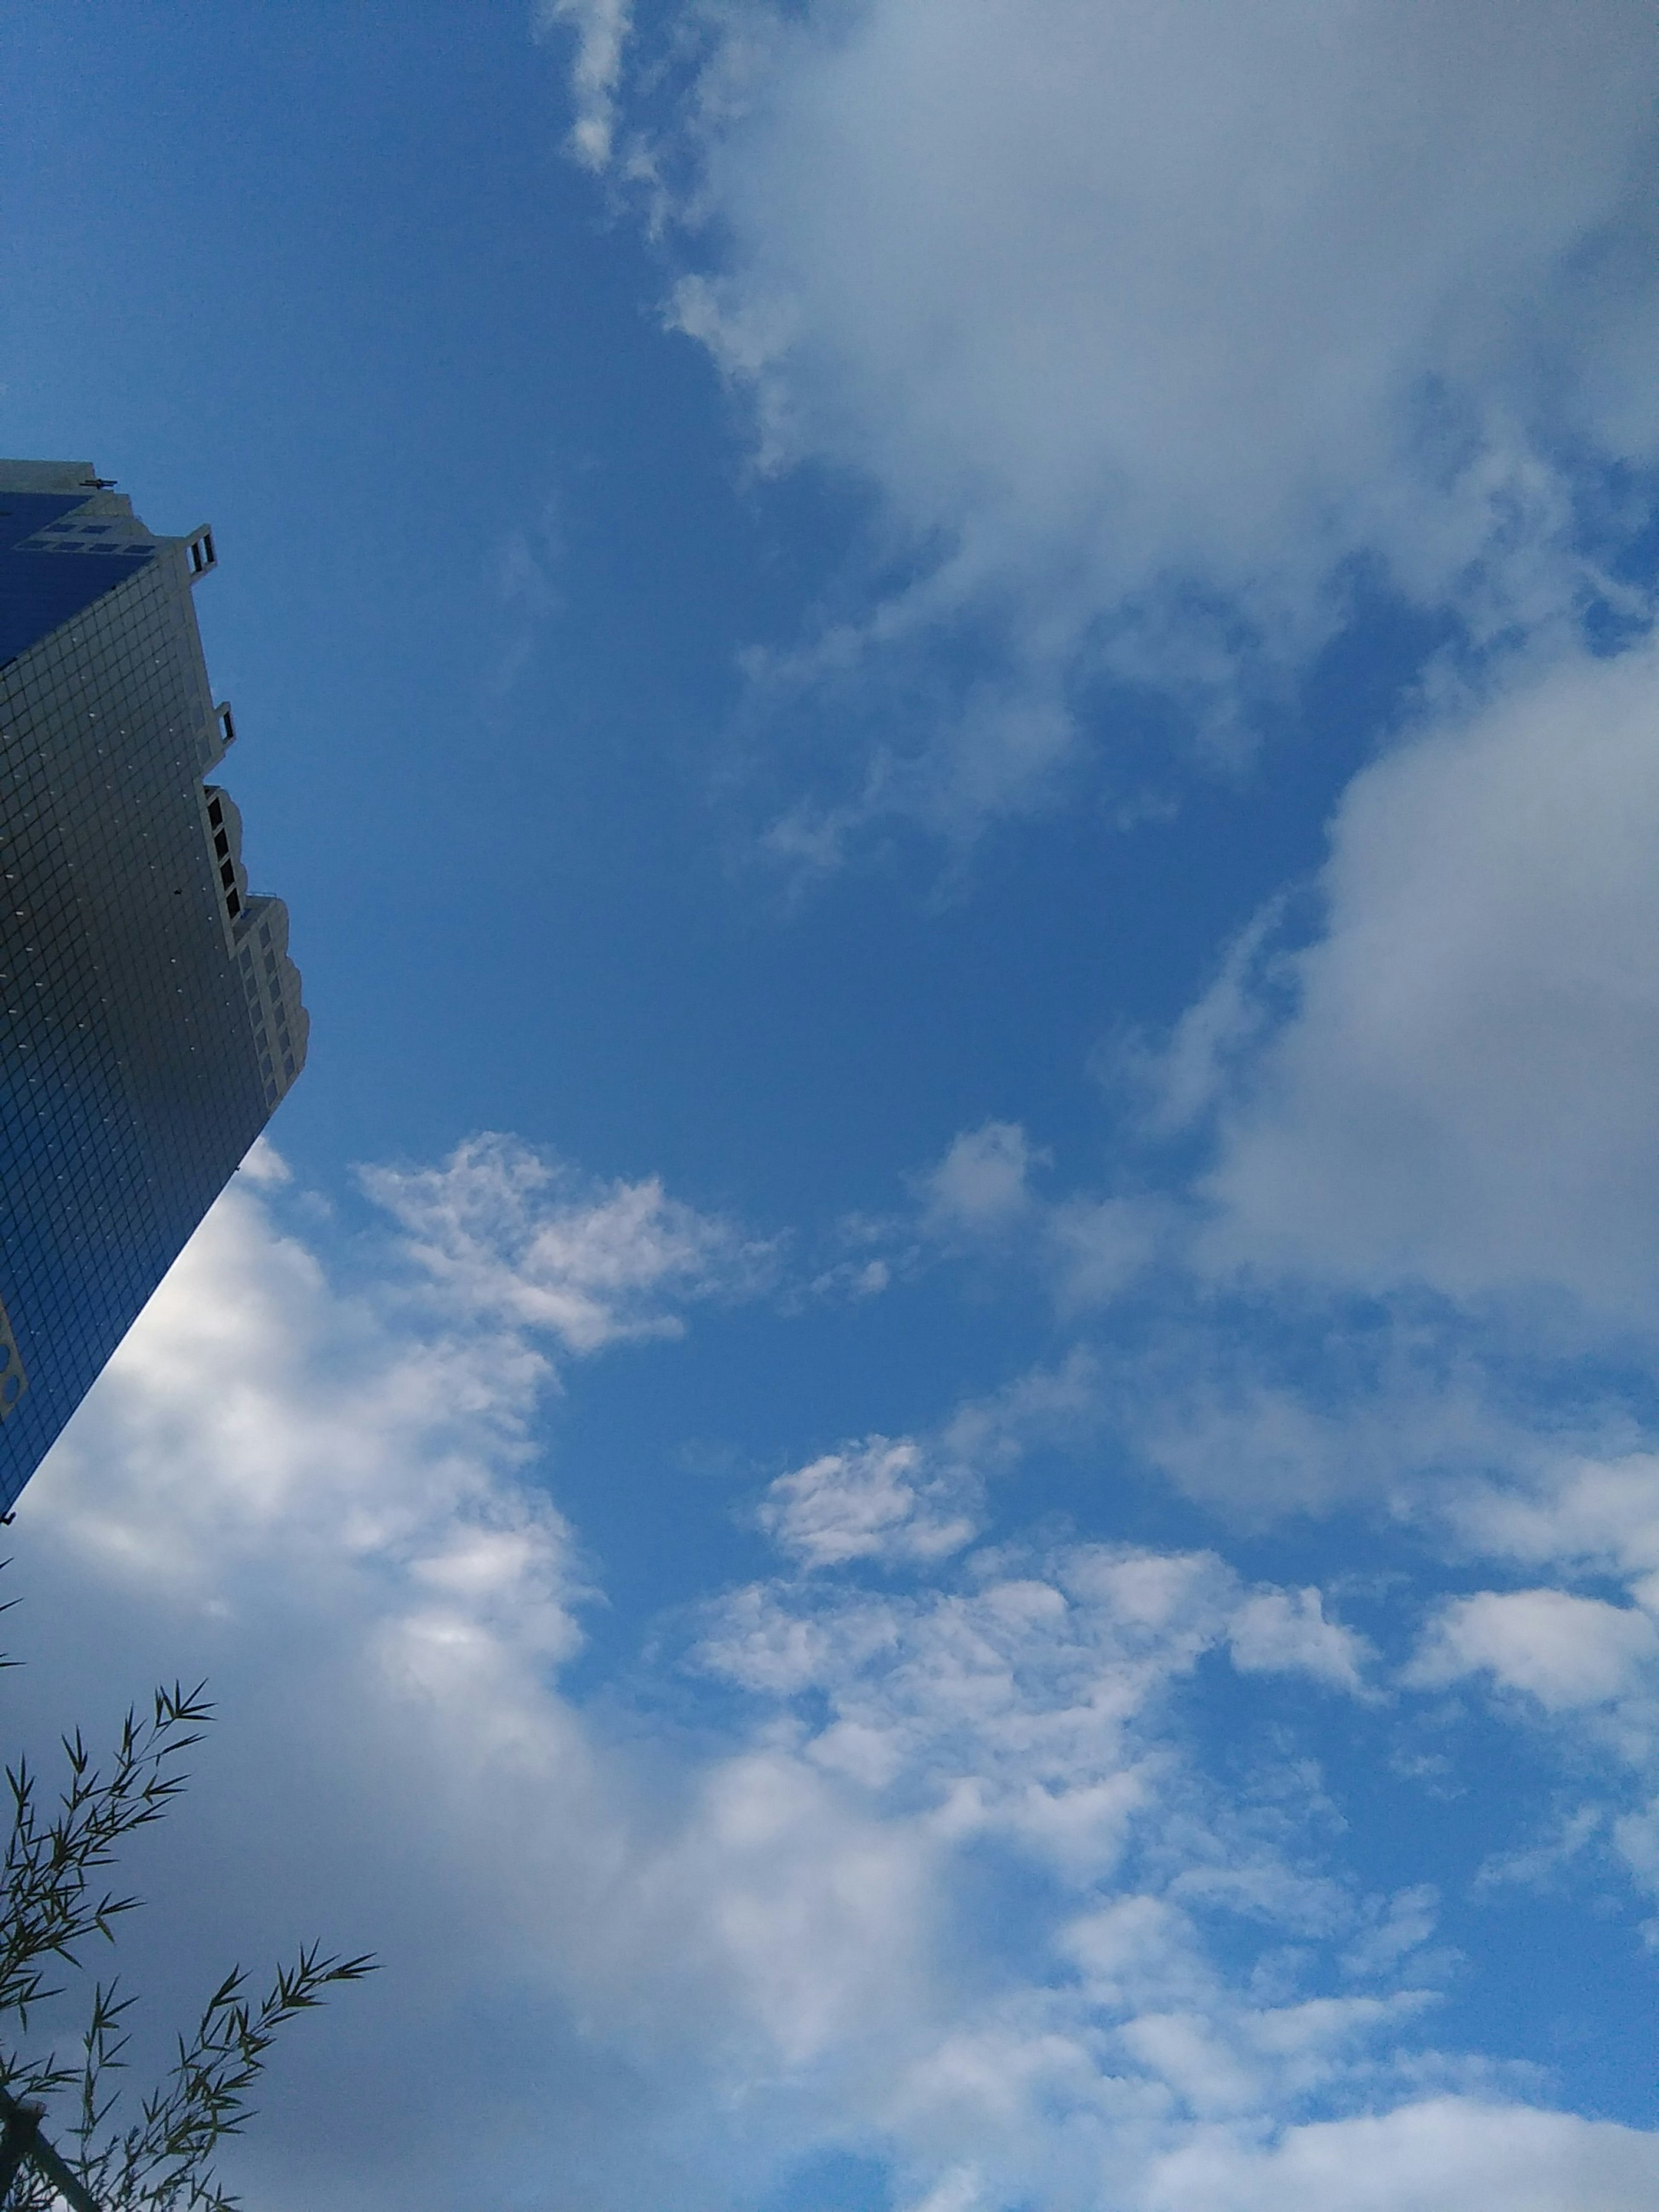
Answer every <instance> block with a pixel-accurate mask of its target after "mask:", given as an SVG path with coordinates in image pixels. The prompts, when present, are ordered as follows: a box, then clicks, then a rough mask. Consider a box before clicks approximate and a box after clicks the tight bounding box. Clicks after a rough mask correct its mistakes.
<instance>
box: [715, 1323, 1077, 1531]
mask: <svg viewBox="0 0 1659 2212" xmlns="http://www.w3.org/2000/svg"><path fill="white" fill-rule="evenodd" d="M1096 1413H1097V1407H1096V1389H1095V1376H1094V1371H1093V1368H1092V1365H1091V1362H1090V1361H1089V1359H1088V1358H1086V1357H1085V1356H1084V1355H1081V1354H1078V1355H1074V1356H1073V1358H1070V1359H1068V1360H1067V1361H1066V1363H1065V1364H1063V1365H1062V1366H1060V1367H1058V1368H1055V1369H1043V1368H1038V1369H1036V1370H1033V1371H1032V1372H1031V1373H1030V1374H1028V1375H1023V1376H1018V1377H1017V1378H1016V1380H1015V1381H1014V1382H1013V1383H1010V1384H1009V1385H1008V1386H1007V1388H1006V1389H1003V1390H1000V1391H997V1392H994V1393H993V1394H992V1395H990V1396H988V1397H986V1398H982V1399H975V1400H970V1401H969V1402H968V1403H967V1404H965V1405H963V1406H960V1407H957V1410H956V1412H955V1413H953V1414H952V1415H951V1419H949V1420H948V1421H946V1422H945V1425H943V1426H942V1427H941V1428H940V1429H939V1430H938V1431H936V1432H935V1433H934V1434H933V1435H932V1436H929V1437H896V1438H895V1437H863V1438H861V1439H858V1440H854V1441H848V1442H846V1443H842V1444H840V1445H839V1446H838V1447H837V1448H836V1449H835V1450H834V1451H832V1452H825V1453H823V1454H821V1455H819V1456H818V1457H817V1459H814V1460H811V1461H809V1462H807V1464H806V1465H805V1466H804V1467H799V1468H794V1469H793V1471H792V1472H791V1473H789V1474H784V1475H780V1476H779V1477H778V1479H777V1480H776V1481H775V1482H773V1483H772V1484H771V1485H770V1486H769V1488H768V1490H767V1492H766V1496H765V1498H764V1499H763V1501H762V1503H761V1505H760V1508H759V1511H758V1514H757V1518H758V1520H759V1522H760V1525H761V1526H762V1528H764V1529H765V1530H766V1532H767V1533H768V1534H769V1535H770V1536H771V1537H772V1538H773V1540H774V1541H775V1542H776V1543H777V1544H778V1545H779V1546H780V1547H781V1549H782V1550H783V1551H784V1552H786V1553H788V1554H789V1555H790V1557H791V1558H793V1559H798V1560H799V1561H800V1562H801V1564H802V1565H805V1566H807V1567H809V1568H811V1567H831V1566H843V1565H846V1564H847V1563H848V1561H849V1560H853V1559H872V1560H877V1561H879V1562H881V1563H882V1564H883V1565H887V1566H893V1565H899V1564H909V1565H916V1564H920V1563H925V1562H927V1561H930V1560H939V1559H945V1558H948V1557H949V1556H950V1555H951V1553H954V1552H959V1551H960V1550H961V1549H962V1548H963V1546H964V1545H965V1544H968V1543H969V1542H971V1541H972V1540H973V1538H974V1537H975V1535H977V1534H978V1533H979V1531H980V1529H981V1527H982V1526H983V1524H984V1521H985V1517H986V1516H985V1489H986V1485H987V1481H988V1480H990V1479H991V1478H992V1477H993V1476H994V1475H998V1474H1006V1473H1008V1471H1009V1470H1010V1469H1012V1468H1014V1467H1015V1466H1017V1465H1018V1462H1019V1461H1020V1459H1021V1458H1022V1457H1023V1456H1024V1454H1025V1453H1026V1452H1027V1451H1028V1450H1029V1449H1030V1448H1031V1446H1032V1445H1033V1444H1034V1443H1038V1442H1039V1441H1042V1440H1045V1439H1052V1438H1054V1437H1057V1436H1064V1435H1066V1434H1067V1433H1068V1432H1071V1433H1075V1432H1076V1431H1079V1430H1080V1429H1082V1428H1085V1427H1086V1426H1088V1425H1091V1424H1092V1422H1093V1420H1094V1419H1095V1418H1096Z"/></svg>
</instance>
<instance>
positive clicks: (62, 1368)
mask: <svg viewBox="0 0 1659 2212" xmlns="http://www.w3.org/2000/svg"><path fill="white" fill-rule="evenodd" d="M214 566H215V551H214V544H213V535H212V532H211V531H210V530H208V529H201V530H197V531H194V532H191V534H190V535H189V536H188V537H185V538H163V537H157V536H155V534H154V533H153V532H150V531H149V530H147V529H146V528H145V527H144V526H143V523H142V522H140V521H139V520H138V519H137V516H136V515H135V514H134V513H133V512H132V505H131V501H130V500H128V499H126V498H125V497H123V496H121V495H118V494H117V493H116V492H115V491H114V489H112V486H110V485H109V484H108V483H105V482H103V481H101V480H100V478H99V477H97V476H96V475H95V474H94V471H93V469H92V468H91V467H90V465H87V464H84V463H80V462H38V461H37V462H22V461H0V1362H3V1364H0V1510H9V1507H10V1505H11V1503H12V1501H13V1500H14V1499H15V1497H16V1496H17V1493H18V1492H19V1491H20V1490H21V1488H22V1486H23V1485H24V1484H25V1483H26V1482H27V1480H28V1478H29V1476H30V1475H31V1474H33V1472H34V1470H35V1468H37V1467H38V1466H39V1464H40V1461H41V1459H42V1458H43V1457H44V1455H45V1454H46V1451H47V1449H49V1448H50V1446H51V1444H52V1442H53V1440H54V1439H55V1438H56V1437H57V1436H58V1432H59V1431H60V1430H61V1429H62V1428H63V1426H64V1423H65V1422H66V1421H67V1420H68V1419H69V1418H70V1414H71V1413H73V1412H74V1411H75V1408H76V1406H78V1405H79V1403H80V1402H81V1400H82V1398H83V1397H84V1396H85V1395H86V1393H87V1391H88V1389H90V1388H91V1385H92V1383H94V1380H95V1379H96V1377H97V1376H98V1374H99V1373H100V1370H101V1369H102V1368H103V1366H104V1364H105V1362H106V1360H107V1359H108V1358H109V1356H110V1354H111V1353H112V1352H113V1351H114V1349H115V1347H116V1346H117V1345H118V1343H119V1342H120V1340H121V1339H122V1337H123V1336H124V1335H125V1334H126V1332H127V1330H128V1329H129V1328H131V1325H132V1323H133V1322H134V1321H135V1320H136V1319H137V1316H138V1313H139V1311H140V1310H141V1309H142V1307H143V1304H144V1303H145V1301H146V1300H147V1299H148V1298H149V1295H150V1293H151V1292H152V1291H154V1290H155V1286H156V1285H157V1284H158V1283H159V1282H160V1281H161V1278H162V1276H163V1275H164V1274H165V1273H167V1269H168V1267H171V1265H172V1264H173V1261H174V1260H175V1259H176V1258H177V1257H178V1255H179V1251H180V1250H181V1249H183V1247H184V1245H185V1242H186V1240H187V1239H188V1238H189V1237H190V1235H191V1231H192V1230H194V1229H195V1227H196V1225H197V1223H198V1222H199V1221H200V1220H201V1218H202V1217H203V1215H204V1213H205V1212H207V1210H208V1208H209V1207H210V1206H211V1205H212V1203H213V1201H214V1200H215V1199H216V1197H217V1196H218V1194H219V1193H220V1192H221V1191H222V1189H223V1188H224V1186H225V1184H226V1183H227V1182H228V1181H229V1179H230V1176H231V1175H232V1174H233V1173H234V1170H235V1168H236V1166H237V1164H238V1163H239V1162H240V1160H241V1159H242V1158H243V1157H244V1155H245V1154H246V1152H247V1150H248V1147H249V1146H251V1145H252V1142H253V1140H254V1139H255V1138H256V1137H257V1136H258V1133H259V1132H260V1130H261V1129H263V1128H264V1125H265V1123H266V1121H268V1120H269V1119H270V1115H271V1113H272V1112H273V1110H274V1109H275V1108H276V1105H277V1103H279V1101H280V1100H281V1098H282V1097H283V1094H284V1093H285V1092H286V1091H287V1090H288V1088H289V1085H291V1084H292V1083H293V1081H294V1079H295V1077H296V1076H297V1075H298V1073H299V1072H300V1070H301V1067H302V1066H304V1064H305V1054H306V1042H307V1032H308V1029H309V1024H308V1021H307V1016H306V1012H305V1010H304V1008H303V1006H301V1000H300V978H299V975H298V973H297V972H296V970H295V968H294V966H293V964H292V963H291V962H290V961H289V957H288V915H287V910H286V908H284V907H283V904H282V902H281V901H280V900H278V899H272V898H261V897H255V896H250V894H249V891H248V888H247V881H246V876H245V875H244V873H243V870H242V864H241V850H240V848H241V821H240V816H239V815H238V813H237V811H236V809H235V807H234V805H232V803H231V801H230V799H228V797H227V795H226V794H225V793H224V792H222V790H220V789H219V788H218V787H216V785H215V784H214V783H213V782H212V781H210V779H211V777H212V775H213V772H214V770H215V769H216V768H217V767H218V765H219V763H220V762H221V761H222V759H223V757H224V754H225V750H226V748H227V746H228V744H230V743H231V741H232V738H234V723H233V721H232V718H231V714H230V709H229V708H228V707H226V706H224V705H222V704H217V703H216V702H215V700H214V697H213V694H212V691H211V690H210V688H209V684H208V676H207V668H206V665H205V663H204V659H203V657H202V646H201V639H200V636H199V635H198V633H197V626H196V617H195V611H194V608H193V606H192V604H191V592H192V591H193V589H194V587H195V586H196V584H197V582H198V581H199V580H201V578H202V577H203V576H204V575H206V574H209V573H210V571H211V570H212V568H213V567H214Z"/></svg>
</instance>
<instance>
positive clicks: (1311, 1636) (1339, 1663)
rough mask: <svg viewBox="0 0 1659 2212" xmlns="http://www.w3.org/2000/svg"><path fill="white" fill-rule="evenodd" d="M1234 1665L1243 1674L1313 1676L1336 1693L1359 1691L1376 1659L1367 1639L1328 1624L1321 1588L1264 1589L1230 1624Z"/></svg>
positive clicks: (1331, 1622)
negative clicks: (1372, 1659)
mask: <svg viewBox="0 0 1659 2212" xmlns="http://www.w3.org/2000/svg"><path fill="white" fill-rule="evenodd" d="M1227 1640H1228V1643H1229V1644H1230V1645H1231V1649H1232V1655H1233V1664H1234V1666H1235V1667H1237V1668H1238V1670H1239V1672H1240V1673H1241V1674H1311V1675H1312V1676H1313V1677H1314V1678H1315V1679H1316V1680H1318V1681H1322V1682H1328V1683H1329V1684H1330V1685H1331V1686H1332V1688H1333V1689H1339V1690H1358V1689H1359V1688H1360V1687H1361V1686H1362V1683H1363V1676H1364V1666H1365V1663H1366V1662H1367V1660H1368V1659H1370V1657H1371V1656H1372V1654H1371V1651H1370V1646H1369V1645H1368V1644H1367V1643H1366V1641H1365V1638H1364V1637H1363V1636H1358V1635H1356V1634H1355V1632H1354V1631H1353V1630H1352V1628H1345V1627H1344V1626H1342V1624H1341V1623H1340V1621H1335V1620H1327V1619H1326V1617H1325V1602H1324V1599H1323V1597H1322V1595H1321V1593H1320V1592H1319V1591H1318V1590H1316V1589H1298V1590H1259V1591H1257V1592H1256V1593H1255V1595H1253V1596H1250V1597H1248V1598H1246V1600H1245V1601H1244V1602H1243V1605H1241V1606H1240V1607H1239V1608H1238V1610H1237V1612H1236V1613H1234V1614H1233V1616H1232V1618H1231V1620H1230V1621H1229V1622H1228V1624H1227Z"/></svg>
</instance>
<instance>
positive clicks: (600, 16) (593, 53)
mask: <svg viewBox="0 0 1659 2212" xmlns="http://www.w3.org/2000/svg"><path fill="white" fill-rule="evenodd" d="M632 19H633V10H632V8H631V7H630V5H629V0H538V5H537V9H536V27H537V31H538V35H539V36H541V37H544V38H545V37H546V36H547V35H548V34H549V33H550V32H552V31H555V30H566V31H568V32H570V33H572V34H573V35H574V40H575V52H574V56H573V57H572V59H571V64H570V84H571V91H572V94H573V97H574V107H575V111H576V119H575V122H574V125H572V126H571V131H570V150H571V152H572V153H573V154H574V155H575V156H576V159H577V160H578V161H580V162H582V163H583V165H584V166H585V167H587V168H590V169H602V168H603V167H605V164H606V163H607V162H608V161H610V159H611V145H612V141H613V139H614V137H615V135H616V128H617V88H618V86H619V85H620V83H621V82H622V69H623V50H624V49H625V47H626V46H627V44H628V38H629V31H630V30H631V28H632Z"/></svg>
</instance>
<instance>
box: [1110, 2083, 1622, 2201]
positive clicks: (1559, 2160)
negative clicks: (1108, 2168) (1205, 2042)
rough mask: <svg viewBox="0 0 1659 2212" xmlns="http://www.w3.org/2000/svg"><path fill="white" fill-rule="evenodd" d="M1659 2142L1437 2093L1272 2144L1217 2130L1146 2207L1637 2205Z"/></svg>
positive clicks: (1597, 2124) (1165, 2173)
mask: <svg viewBox="0 0 1659 2212" xmlns="http://www.w3.org/2000/svg"><path fill="white" fill-rule="evenodd" d="M1656 2186H1659V2140H1656V2138H1655V2137H1653V2136H1647V2135H1642V2134H1638V2132H1637V2131H1636V2130H1633V2129H1630V2128H1620V2127H1615V2126H1613V2125H1611V2124H1609V2123H1607V2122H1606V2121H1597V2120H1583V2119H1578V2118H1574V2117H1572V2116H1571V2115H1570V2114H1568V2113H1565V2112H1530V2111H1528V2110H1526V2109H1524V2108H1522V2107H1518V2106H1512V2105H1498V2104H1490V2103H1484V2102H1481V2101H1479V2100H1474V2099H1465V2098H1452V2097H1437V2098H1432V2099H1430V2100H1426V2101H1425V2102H1423V2103H1420V2104H1411V2105H1406V2106H1401V2108H1400V2109H1399V2110H1398V2111H1396V2112H1388V2113H1382V2114H1376V2115H1369V2116H1364V2117H1356V2118H1352V2119H1344V2120H1335V2121H1327V2122H1325V2123H1322V2124H1316V2125H1314V2126H1310V2127H1303V2128H1292V2129H1291V2130H1287V2132H1286V2133H1285V2136H1284V2137H1283V2138H1282V2139H1281V2140H1280V2141H1279V2142H1277V2143H1275V2144H1273V2146H1271V2147H1270V2148H1265V2149H1263V2148H1257V2147H1255V2145H1252V2144H1249V2143H1246V2142H1240V2141H1239V2140H1238V2139H1237V2138H1236V2137H1234V2138H1229V2137H1227V2136H1225V2135H1221V2134H1219V2133H1218V2135H1217V2136H1214V2137H1212V2138H1211V2139H1210V2140H1207V2141H1200V2142H1195V2143H1193V2144H1190V2145H1188V2146H1185V2147H1183V2148H1182V2149H1181V2150H1179V2151H1177V2152H1176V2153H1174V2154H1172V2155H1171V2156H1170V2158H1169V2159H1168V2160H1166V2161H1164V2164H1163V2165H1162V2166H1161V2167H1160V2168H1159V2170H1158V2173H1157V2176H1156V2178H1155V2179H1154V2180H1153V2181H1152V2185H1151V2186H1150V2188H1149V2189H1148V2191H1147V2192H1146V2197H1145V2198H1144V2200H1143V2201H1144V2203H1145V2206H1146V2212H1176V2208H1177V2207H1178V2208H1179V2212H1269V2208H1271V2212H1402V2209H1403V2208H1404V2207H1406V2206H1407V2205H1409V2206H1410V2207H1411V2212H1465V2208H1467V2207H1468V2205H1470V2204H1478V2203H1501V2204H1502V2205H1503V2206H1504V2212H1638V2208H1640V2207H1642V2206H1644V2205H1645V2204H1647V2203H1650V2201H1651V2198H1652V2196H1653V2192H1654V2190H1655V2188H1656Z"/></svg>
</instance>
